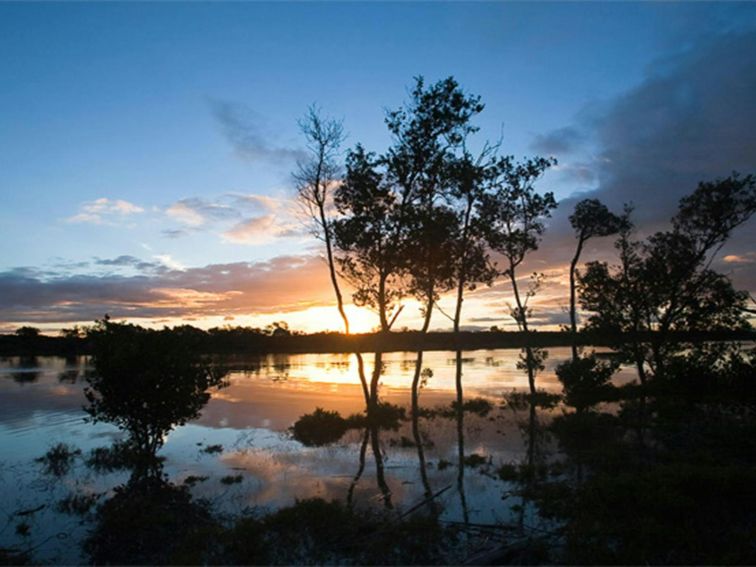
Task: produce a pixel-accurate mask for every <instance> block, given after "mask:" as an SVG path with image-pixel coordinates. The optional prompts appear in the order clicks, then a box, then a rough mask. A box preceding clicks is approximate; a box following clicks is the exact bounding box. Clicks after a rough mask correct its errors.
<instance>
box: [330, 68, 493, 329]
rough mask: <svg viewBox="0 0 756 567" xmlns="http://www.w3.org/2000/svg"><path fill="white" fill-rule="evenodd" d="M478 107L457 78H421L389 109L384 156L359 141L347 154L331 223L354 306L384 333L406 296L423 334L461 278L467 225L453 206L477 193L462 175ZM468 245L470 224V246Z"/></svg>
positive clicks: (474, 97)
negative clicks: (417, 310) (373, 314)
mask: <svg viewBox="0 0 756 567" xmlns="http://www.w3.org/2000/svg"><path fill="white" fill-rule="evenodd" d="M482 109H483V104H482V103H481V102H480V99H479V97H477V96H472V95H467V94H466V93H465V92H464V91H463V90H462V89H461V88H460V86H459V84H458V83H457V82H456V81H455V80H454V79H453V78H451V77H449V78H447V79H445V80H442V81H439V82H437V83H434V84H432V85H430V86H427V87H426V85H425V83H424V81H423V79H422V78H417V79H416V80H415V86H414V88H413V90H412V92H411V97H410V100H409V102H408V103H407V104H405V105H403V106H402V107H400V108H398V109H396V110H393V111H389V112H388V114H387V117H386V124H387V126H388V129H389V131H390V133H391V136H392V144H391V146H390V147H389V149H388V150H387V151H386V153H385V154H382V155H376V154H373V153H369V152H367V151H365V149H364V148H363V147H362V146H360V145H357V146H356V147H355V149H354V150H352V151H351V152H349V154H348V157H347V168H346V175H345V177H344V183H343V184H342V185H341V186H340V187H339V188H338V189H337V190H336V194H335V197H336V199H335V201H336V206H337V209H338V210H339V212H340V213H341V214H342V215H343V218H341V219H339V220H338V221H337V222H336V223H335V225H334V228H335V232H336V237H337V238H336V240H337V243H338V246H339V248H340V249H341V250H342V251H343V252H344V256H343V257H342V258H341V259H340V262H341V266H342V271H343V273H344V274H345V276H346V277H347V278H348V279H349V281H350V283H351V284H352V285H354V286H355V287H356V289H357V291H356V293H355V295H354V299H355V302H356V303H358V304H360V305H367V306H369V307H371V308H373V309H375V310H376V311H377V312H378V315H379V319H380V324H381V329H382V330H383V331H384V332H385V331H388V330H389V329H390V328H391V326H392V323H393V321H394V320H395V319H396V315H397V314H398V311H399V310H400V309H401V307H397V303H398V301H400V300H401V298H402V297H403V296H405V295H407V294H409V295H412V296H414V297H415V298H417V300H418V301H419V302H420V303H421V305H422V310H423V316H424V320H423V326H422V330H423V332H425V331H427V330H428V327H429V325H430V320H431V316H432V312H433V307H434V305H435V304H436V302H437V300H438V298H439V295H440V294H441V293H443V292H445V291H449V290H451V289H453V287H454V286H455V284H456V282H457V279H458V275H459V260H458V257H459V254H458V253H459V242H460V226H461V224H460V220H459V216H460V215H459V214H458V211H457V210H456V209H455V205H457V204H458V203H459V202H460V199H461V198H463V196H464V192H465V191H467V192H468V193H470V194H472V191H471V190H470V188H469V187H468V185H469V184H470V183H469V181H470V180H469V179H467V180H466V179H462V176H463V174H469V171H464V172H463V171H462V166H461V165H460V164H462V163H464V157H465V155H466V153H465V150H464V145H465V140H466V139H467V136H468V135H469V134H471V133H473V132H475V131H476V130H477V128H475V127H474V126H473V125H472V124H471V119H472V118H473V117H474V116H475V115H476V114H478V113H479V112H480V111H481V110H482ZM468 169H469V168H468ZM468 177H469V175H468ZM465 183H466V185H465ZM474 202H475V200H474V199H473V203H474ZM467 221H468V223H469V221H470V218H469V215H468V219H467ZM467 228H469V227H467ZM469 241H470V233H469V230H468V233H467V235H466V236H465V245H466V249H467V248H469V247H467V244H469ZM470 263H471V262H469V261H466V262H465V265H466V267H467V264H470ZM468 271H471V269H468ZM475 277H476V278H477V276H475ZM465 283H466V282H463V283H462V284H461V285H462V287H463V288H464V285H465ZM392 311H393V316H392V315H391V313H392Z"/></svg>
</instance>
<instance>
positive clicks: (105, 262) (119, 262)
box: [94, 255, 160, 270]
mask: <svg viewBox="0 0 756 567" xmlns="http://www.w3.org/2000/svg"><path fill="white" fill-rule="evenodd" d="M94 263H95V264H97V265H98V266H117V267H133V268H137V269H138V270H147V269H151V268H156V267H159V266H160V265H159V264H155V263H154V262H143V261H142V260H140V259H139V258H137V257H136V256H128V255H121V256H118V257H117V258H105V259H103V258H95V260H94Z"/></svg>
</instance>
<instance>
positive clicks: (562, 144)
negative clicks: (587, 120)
mask: <svg viewBox="0 0 756 567" xmlns="http://www.w3.org/2000/svg"><path fill="white" fill-rule="evenodd" d="M584 140H585V134H584V133H583V132H581V131H580V130H578V128H576V127H575V126H565V127H564V128H559V129H557V130H553V131H551V132H548V133H546V134H539V135H537V136H536V137H535V139H534V140H533V142H532V143H531V148H532V149H533V150H534V151H536V152H538V153H539V154H544V155H548V156H560V155H564V154H570V153H572V152H574V151H575V150H576V149H577V147H578V146H580V145H581V144H582V143H583V142H584Z"/></svg>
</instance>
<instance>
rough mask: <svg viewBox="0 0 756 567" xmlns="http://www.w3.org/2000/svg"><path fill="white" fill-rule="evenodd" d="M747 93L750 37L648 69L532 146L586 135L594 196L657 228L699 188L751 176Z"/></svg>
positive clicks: (732, 37)
mask: <svg viewBox="0 0 756 567" xmlns="http://www.w3.org/2000/svg"><path fill="white" fill-rule="evenodd" d="M754 92H756V31H749V32H745V33H735V32H733V33H730V34H726V35H720V36H716V37H713V38H709V39H708V40H706V41H702V42H700V43H698V44H697V46H696V47H694V48H691V49H689V50H688V51H685V52H683V53H680V54H678V55H676V56H673V57H667V58H665V59H664V60H660V61H659V62H656V63H655V64H654V65H652V66H651V67H650V70H649V72H648V74H647V76H646V78H645V79H644V80H643V81H642V82H641V83H640V84H639V85H638V86H637V87H635V88H634V89H632V90H630V91H628V92H626V93H624V94H623V95H621V96H619V97H617V98H616V99H615V100H614V101H611V102H610V103H608V104H603V105H602V107H601V108H600V109H585V110H584V111H583V112H581V115H580V117H579V118H578V120H579V124H578V125H577V126H570V127H567V128H561V129H559V130H555V131H554V132H552V133H550V134H547V135H545V136H543V137H540V138H537V139H536V143H538V142H539V141H540V142H541V143H542V142H543V141H544V140H552V141H554V140H555V141H557V142H558V141H559V140H565V139H566V140H568V141H569V140H571V138H570V135H568V134H565V132H567V133H569V132H572V131H573V130H579V131H587V132H589V136H590V137H591V139H592V142H593V143H594V144H595V149H596V153H595V155H594V156H593V159H592V160H591V162H590V163H584V164H583V167H590V168H592V169H593V170H594V172H595V178H596V181H597V188H596V192H595V196H596V197H599V198H601V199H603V200H604V201H605V202H606V203H607V204H608V205H610V206H613V207H615V208H616V207H620V206H621V205H622V203H624V202H627V201H634V202H635V204H636V211H637V218H639V219H640V220H642V221H643V222H647V223H659V222H663V221H666V220H667V219H668V218H669V217H670V216H672V214H674V211H675V209H676V207H677V203H678V201H679V199H680V198H681V197H683V196H684V195H686V194H688V193H690V192H692V191H693V190H694V189H695V188H696V186H697V184H698V182H699V181H703V180H710V179H713V178H717V177H724V176H727V175H729V174H730V173H731V172H732V171H733V170H739V171H742V172H751V171H753V170H754V169H756V105H754V104H753V93H754ZM589 117H590V118H589Z"/></svg>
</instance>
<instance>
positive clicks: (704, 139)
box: [0, 2, 756, 332]
mask: <svg viewBox="0 0 756 567" xmlns="http://www.w3.org/2000/svg"><path fill="white" fill-rule="evenodd" d="M419 75H422V76H424V77H425V78H426V80H427V81H436V80H440V79H443V78H445V77H447V76H450V75H451V76H454V77H455V78H456V79H457V80H458V81H459V82H460V84H461V85H462V86H463V88H464V89H465V90H466V91H467V92H470V93H474V94H478V95H480V96H481V97H482V100H483V102H484V103H485V105H486V108H485V110H484V111H483V113H482V114H481V115H480V116H479V118H478V120H477V124H478V126H480V131H479V133H478V134H476V136H475V141H474V143H477V144H482V143H483V141H484V140H486V139H497V138H499V137H500V136H501V138H502V148H503V151H505V152H506V153H508V154H513V155H515V156H518V157H522V156H528V155H536V154H537V155H553V156H555V157H556V158H557V159H558V160H559V166H558V167H556V168H554V170H552V171H551V172H549V174H548V175H547V176H545V177H544V179H543V180H542V182H541V184H540V185H539V189H542V190H544V191H546V190H550V191H554V193H555V195H556V197H557V198H558V199H559V200H560V207H559V209H558V210H557V212H556V214H555V216H554V218H553V219H552V220H551V221H550V223H549V229H548V232H547V235H546V237H545V239H544V242H543V244H542V246H541V249H540V250H539V252H538V253H537V254H535V255H534V256H533V257H532V258H531V259H530V261H529V264H528V266H527V267H528V269H530V268H532V269H534V270H535V269H537V270H539V271H543V272H544V273H545V274H546V276H547V280H546V283H547V285H546V286H545V287H544V290H543V293H542V294H541V296H540V297H539V299H538V303H537V304H536V317H537V322H538V323H539V324H540V326H541V327H542V328H553V327H554V326H555V325H559V324H561V323H564V322H566V311H565V307H566V303H567V300H566V297H567V294H566V292H567V288H566V286H565V280H564V270H565V268H566V265H567V263H568V261H569V258H570V257H571V254H572V249H573V247H574V241H573V239H572V235H571V233H570V230H569V227H568V224H567V221H566V218H567V215H568V214H569V212H570V207H571V206H572V205H574V203H575V201H576V199H578V198H582V197H585V196H595V197H598V198H601V199H602V200H603V201H604V202H606V203H607V204H608V205H609V206H610V207H612V208H615V209H619V208H620V207H621V206H622V203H625V202H628V201H632V202H633V203H634V204H635V206H636V221H637V224H638V228H639V234H640V235H641V236H642V235H643V234H648V233H650V232H651V231H653V230H658V229H660V228H664V227H665V226H667V225H666V224H665V223H667V222H668V219H669V217H670V216H671V215H672V214H673V213H674V210H675V207H676V203H677V201H678V200H679V199H680V197H682V196H684V195H685V194H687V193H690V192H691V191H692V190H694V189H695V187H696V184H697V183H698V182H699V181H702V180H709V179H714V178H717V177H723V176H726V175H728V174H730V173H731V172H732V171H733V170H737V171H741V172H743V173H751V172H756V104H754V102H753V100H754V93H755V92H756V4H751V3H606V4H604V3H593V2H591V3H503V2H502V3H483V2H481V3H477V2H476V3H453V2H449V3H409V2H407V3H385V2H381V3H366V2H365V3H363V2H360V3H348V2H340V3H320V2H318V3H296V2H285V3H271V4H266V3H97V4H95V3H51V4H48V3H0V77H2V81H0V230H1V231H2V232H0V331H11V330H13V329H15V328H16V327H18V326H20V325H22V324H32V325H34V326H37V327H41V328H43V329H46V330H49V331H51V332H54V331H55V330H57V329H59V328H61V327H70V326H71V325H73V324H89V323H91V322H92V321H93V320H94V319H97V318H100V317H102V316H103V315H104V314H105V313H109V314H110V315H111V316H113V317H115V318H117V319H128V320H132V321H135V322H139V323H141V324H145V325H151V326H160V325H163V324H170V325H173V324H180V323H190V324H194V325H197V326H200V327H211V326H216V325H224V324H234V325H253V326H262V325H265V324H267V323H270V322H271V321H274V320H286V321H288V322H289V324H290V325H291V326H292V327H293V328H296V329H300V330H303V331H316V330H325V329H332V330H336V329H339V328H340V319H339V318H338V313H337V312H336V310H335V308H334V301H333V292H332V290H331V288H330V284H329V282H328V278H327V271H326V267H325V264H324V262H323V259H322V248H321V244H320V243H319V241H317V240H316V239H315V238H313V237H312V236H311V234H310V232H309V231H308V228H307V226H306V223H305V222H304V221H303V219H302V218H301V214H300V213H299V209H298V207H297V206H296V203H295V201H294V189H293V183H292V180H291V172H292V171H293V169H294V168H295V164H296V160H297V159H298V158H300V157H301V156H302V155H303V154H302V152H303V146H304V143H303V140H302V138H301V136H300V134H299V131H298V126H297V120H298V119H299V118H300V117H302V116H303V114H304V113H305V112H306V110H307V107H308V106H309V105H311V104H317V105H319V106H320V107H321V108H322V110H323V111H324V112H325V113H327V114H329V115H331V116H334V117H337V118H339V119H342V120H343V122H344V127H345V130H346V132H347V134H348V139H347V141H346V147H351V146H353V145H354V144H356V143H358V142H359V143H362V144H363V145H365V146H366V147H367V148H368V149H370V150H374V151H378V152H380V151H383V150H385V148H386V146H387V145H388V143H389V136H388V134H387V130H386V128H385V124H384V122H383V117H384V113H385V111H386V109H390V108H396V107H398V106H400V105H401V104H402V103H403V102H405V101H406V100H407V98H408V89H409V88H410V87H411V85H412V83H413V77H415V76H419ZM754 224H755V221H754V220H753V219H752V220H751V221H750V222H749V224H748V225H747V226H744V227H741V228H740V229H739V231H738V233H737V234H736V235H735V237H734V238H733V239H732V241H731V242H730V243H728V245H727V247H726V248H725V249H724V250H723V251H722V254H721V256H720V258H719V260H717V263H716V267H717V268H718V269H720V270H721V271H723V272H725V273H727V274H728V275H730V276H731V277H732V278H733V281H734V282H735V284H736V285H737V286H738V287H740V288H742V289H747V290H750V291H754V290H756V248H755V247H754V244H753V243H754V242H756V227H755V226H754ZM604 240H607V239H604ZM596 258H606V259H611V242H610V241H609V242H604V241H596V242H592V243H591V245H590V246H589V247H588V249H587V250H586V254H585V259H586V260H588V259H596ZM508 301H511V294H510V292H509V289H508V287H507V286H506V285H505V284H504V282H500V283H497V284H495V285H494V286H493V287H491V288H485V287H484V288H481V289H479V290H476V292H475V293H473V294H471V295H470V296H469V297H468V299H467V300H466V303H465V312H464V323H465V326H466V327H467V328H488V327H490V326H491V325H499V326H507V325H510V324H511V323H512V321H511V319H510V318H509V317H508V315H507V312H508V309H507V302H508ZM441 304H442V306H444V307H446V308H450V306H451V299H450V298H443V299H442V301H441ZM449 310H450V309H447V312H448V311H449ZM350 313H351V316H352V318H353V320H354V323H353V327H354V328H355V329H357V330H369V329H370V328H372V327H373V326H374V325H376V324H377V320H376V318H375V317H374V315H373V314H371V313H369V312H366V311H364V310H360V309H358V308H356V307H350ZM419 320H420V316H419V312H418V310H417V306H416V305H414V304H412V303H411V302H410V303H409V304H408V305H407V308H406V309H405V310H404V312H403V314H402V317H401V319H400V321H399V322H398V323H397V325H398V326H408V327H410V328H413V327H417V326H419ZM432 326H433V328H437V329H444V328H447V327H449V326H450V324H449V321H448V320H446V319H445V318H444V317H443V316H442V315H441V314H438V315H435V316H434V322H433V325H432Z"/></svg>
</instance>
